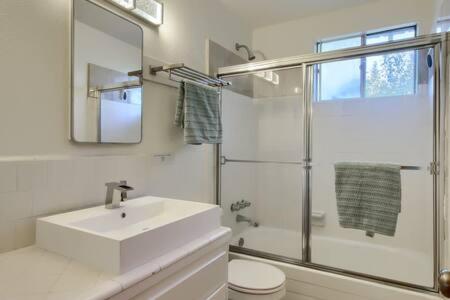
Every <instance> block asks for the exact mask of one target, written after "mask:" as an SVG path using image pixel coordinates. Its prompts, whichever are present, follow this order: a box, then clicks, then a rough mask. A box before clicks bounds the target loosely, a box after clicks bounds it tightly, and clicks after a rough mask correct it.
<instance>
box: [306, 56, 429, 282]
mask: <svg viewBox="0 0 450 300" xmlns="http://www.w3.org/2000/svg"><path fill="white" fill-rule="evenodd" d="M433 60H434V52H433V49H421V50H407V51H404V50H403V51H397V52H389V53H387V54H378V55H371V56H362V57H356V58H352V59H341V60H339V61H336V60H333V61H329V62H327V61H323V62H321V63H320V64H315V65H309V67H308V70H307V73H308V76H309V78H311V80H310V83H311V85H309V89H310V91H311V92H310V93H309V94H310V95H311V96H310V98H311V99H309V100H310V101H311V102H310V105H311V111H312V119H311V120H312V121H311V124H310V125H311V135H312V144H311V147H310V149H311V166H312V168H311V171H310V173H309V176H310V182H311V184H310V185H309V189H310V190H309V193H310V201H311V203H312V210H311V237H310V247H311V251H310V253H311V262H312V263H314V264H317V265H322V266H326V267H328V268H332V269H335V270H343V271H350V272H353V273H356V274H365V275H366V276H373V277H375V278H380V279H388V280H391V281H396V282H399V283H406V284H409V285H416V286H422V287H429V288H432V287H433V285H434V277H433V276H434V250H435V249H434V238H435V235H434V232H435V231H434V230H435V229H434V227H433V226H434V219H433V218H434V215H433V213H434V198H433V195H434V193H433V192H434V186H433V184H434V179H435V178H434V176H435V175H434V174H433V172H432V171H433V168H431V169H430V166H432V162H433V160H434V158H433V144H434V133H435V132H434V122H435V120H434V105H435V104H434V100H435V93H436V89H435V86H434V79H435V78H434V76H435V74H434V63H436V62H434V61H433ZM437 63H438V62H437ZM355 162H357V163H362V164H370V163H380V164H391V165H394V166H401V168H400V176H401V177H400V178H401V186H400V189H401V199H398V197H396V196H398V195H396V194H395V191H393V192H392V194H389V193H388V194H386V190H385V186H384V187H381V190H375V188H374V190H371V191H369V192H368V191H367V190H368V189H366V188H365V186H364V187H363V188H361V185H362V184H365V185H372V184H374V186H376V185H377V183H376V182H373V181H370V182H368V181H364V183H362V181H363V180H365V178H364V176H366V175H367V174H365V173H364V172H362V173H361V172H360V173H358V174H356V173H353V174H352V173H351V172H355V171H354V170H353V171H352V170H349V169H346V170H344V171H345V172H347V173H345V174H344V175H342V176H353V178H354V179H355V178H356V180H353V181H352V180H348V181H345V180H344V183H342V181H340V180H337V179H336V171H335V166H336V164H337V163H344V164H341V166H344V168H345V167H346V166H347V167H348V165H349V164H345V163H355ZM348 172H350V173H348ZM340 176H341V175H340ZM385 176H387V175H385ZM347 178H348V177H347ZM375 180H386V181H387V182H390V180H391V179H390V178H388V177H384V178H381V179H375ZM343 189H344V190H346V191H349V190H351V191H353V190H358V191H361V190H365V193H367V194H365V195H363V196H362V197H359V196H360V195H356V196H355V193H352V194H350V195H346V196H345V197H343V196H338V197H337V196H336V195H337V192H336V191H337V190H338V191H342V190H343ZM370 193H372V194H371V195H369V194H370ZM377 193H384V197H385V201H386V202H383V203H381V202H378V203H377V202H376V201H379V200H376V199H380V198H379V197H378V194H377ZM339 195H341V194H339ZM352 197H353V198H352ZM343 198H344V200H343ZM360 199H365V201H366V202H365V203H361V201H360ZM358 201H360V202H358ZM390 201H392V202H390ZM394 202H395V203H394ZM397 202H398V203H397ZM349 203H350V204H349ZM358 205H359V206H358ZM356 206H358V207H356ZM394 206H395V207H394ZM338 207H339V209H338ZM375 214H376V216H375ZM392 216H394V220H393V219H392ZM395 219H396V220H397V221H396V223H395ZM372 221H373V222H375V224H377V225H376V226H375V227H376V229H375V230H373V227H371V226H369V224H368V223H370V222H372ZM371 224H372V223H371ZM377 226H380V227H382V228H383V230H385V232H384V233H383V230H378V229H380V228H379V227H377ZM380 231H381V233H380Z"/></svg>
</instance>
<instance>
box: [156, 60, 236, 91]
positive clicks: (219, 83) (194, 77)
mask: <svg viewBox="0 0 450 300" xmlns="http://www.w3.org/2000/svg"><path fill="white" fill-rule="evenodd" d="M158 72H166V73H168V74H169V79H170V80H173V81H177V82H178V80H175V79H174V78H173V76H176V77H179V78H181V79H188V80H191V81H194V82H197V83H200V84H203V85H208V86H214V87H223V86H227V85H231V82H229V81H226V80H223V79H220V78H216V77H212V76H209V75H206V74H204V73H202V72H199V71H197V70H194V69H192V68H189V67H187V66H185V65H184V64H182V63H180V64H172V65H164V66H157V67H154V66H150V74H151V75H156V74H157V73H158Z"/></svg>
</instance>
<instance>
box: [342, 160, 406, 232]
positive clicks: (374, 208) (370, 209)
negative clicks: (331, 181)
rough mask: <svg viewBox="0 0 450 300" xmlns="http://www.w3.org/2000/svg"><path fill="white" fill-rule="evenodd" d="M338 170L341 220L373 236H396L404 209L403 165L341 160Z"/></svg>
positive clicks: (347, 225) (349, 226)
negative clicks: (401, 168)
mask: <svg viewBox="0 0 450 300" xmlns="http://www.w3.org/2000/svg"><path fill="white" fill-rule="evenodd" d="M335 172H336V178H335V180H336V181H335V189H336V200H337V210H338V215H339V224H340V225H341V226H342V227H344V228H352V229H359V230H364V231H366V235H367V236H370V237H373V236H374V233H379V234H383V235H387V236H394V235H395V229H396V227H397V219H398V214H399V213H400V211H401V179H400V166H398V165H392V164H377V163H353V162H340V163H336V164H335Z"/></svg>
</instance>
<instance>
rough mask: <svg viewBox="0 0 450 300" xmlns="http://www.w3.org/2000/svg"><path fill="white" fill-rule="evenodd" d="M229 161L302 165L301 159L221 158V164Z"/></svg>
mask: <svg viewBox="0 0 450 300" xmlns="http://www.w3.org/2000/svg"><path fill="white" fill-rule="evenodd" d="M229 162H235V163H256V164H282V165H303V162H301V161H278V160H249V159H228V158H226V157H225V156H222V158H221V164H222V165H225V164H226V163H229Z"/></svg>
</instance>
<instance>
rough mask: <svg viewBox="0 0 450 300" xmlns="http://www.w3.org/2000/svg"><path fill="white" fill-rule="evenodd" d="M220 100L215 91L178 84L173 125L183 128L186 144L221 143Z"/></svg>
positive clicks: (189, 84)
mask: <svg viewBox="0 0 450 300" xmlns="http://www.w3.org/2000/svg"><path fill="white" fill-rule="evenodd" d="M219 101H220V99H219V94H218V92H217V90H216V89H214V88H210V87H206V86H201V85H197V84H194V83H191V82H187V81H186V82H182V83H181V84H180V89H179V96H178V101H177V107H176V114H175V125H176V126H178V127H181V128H184V140H185V142H186V143H187V144H193V145H200V144H220V143H222V120H221V116H220V102H219Z"/></svg>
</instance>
